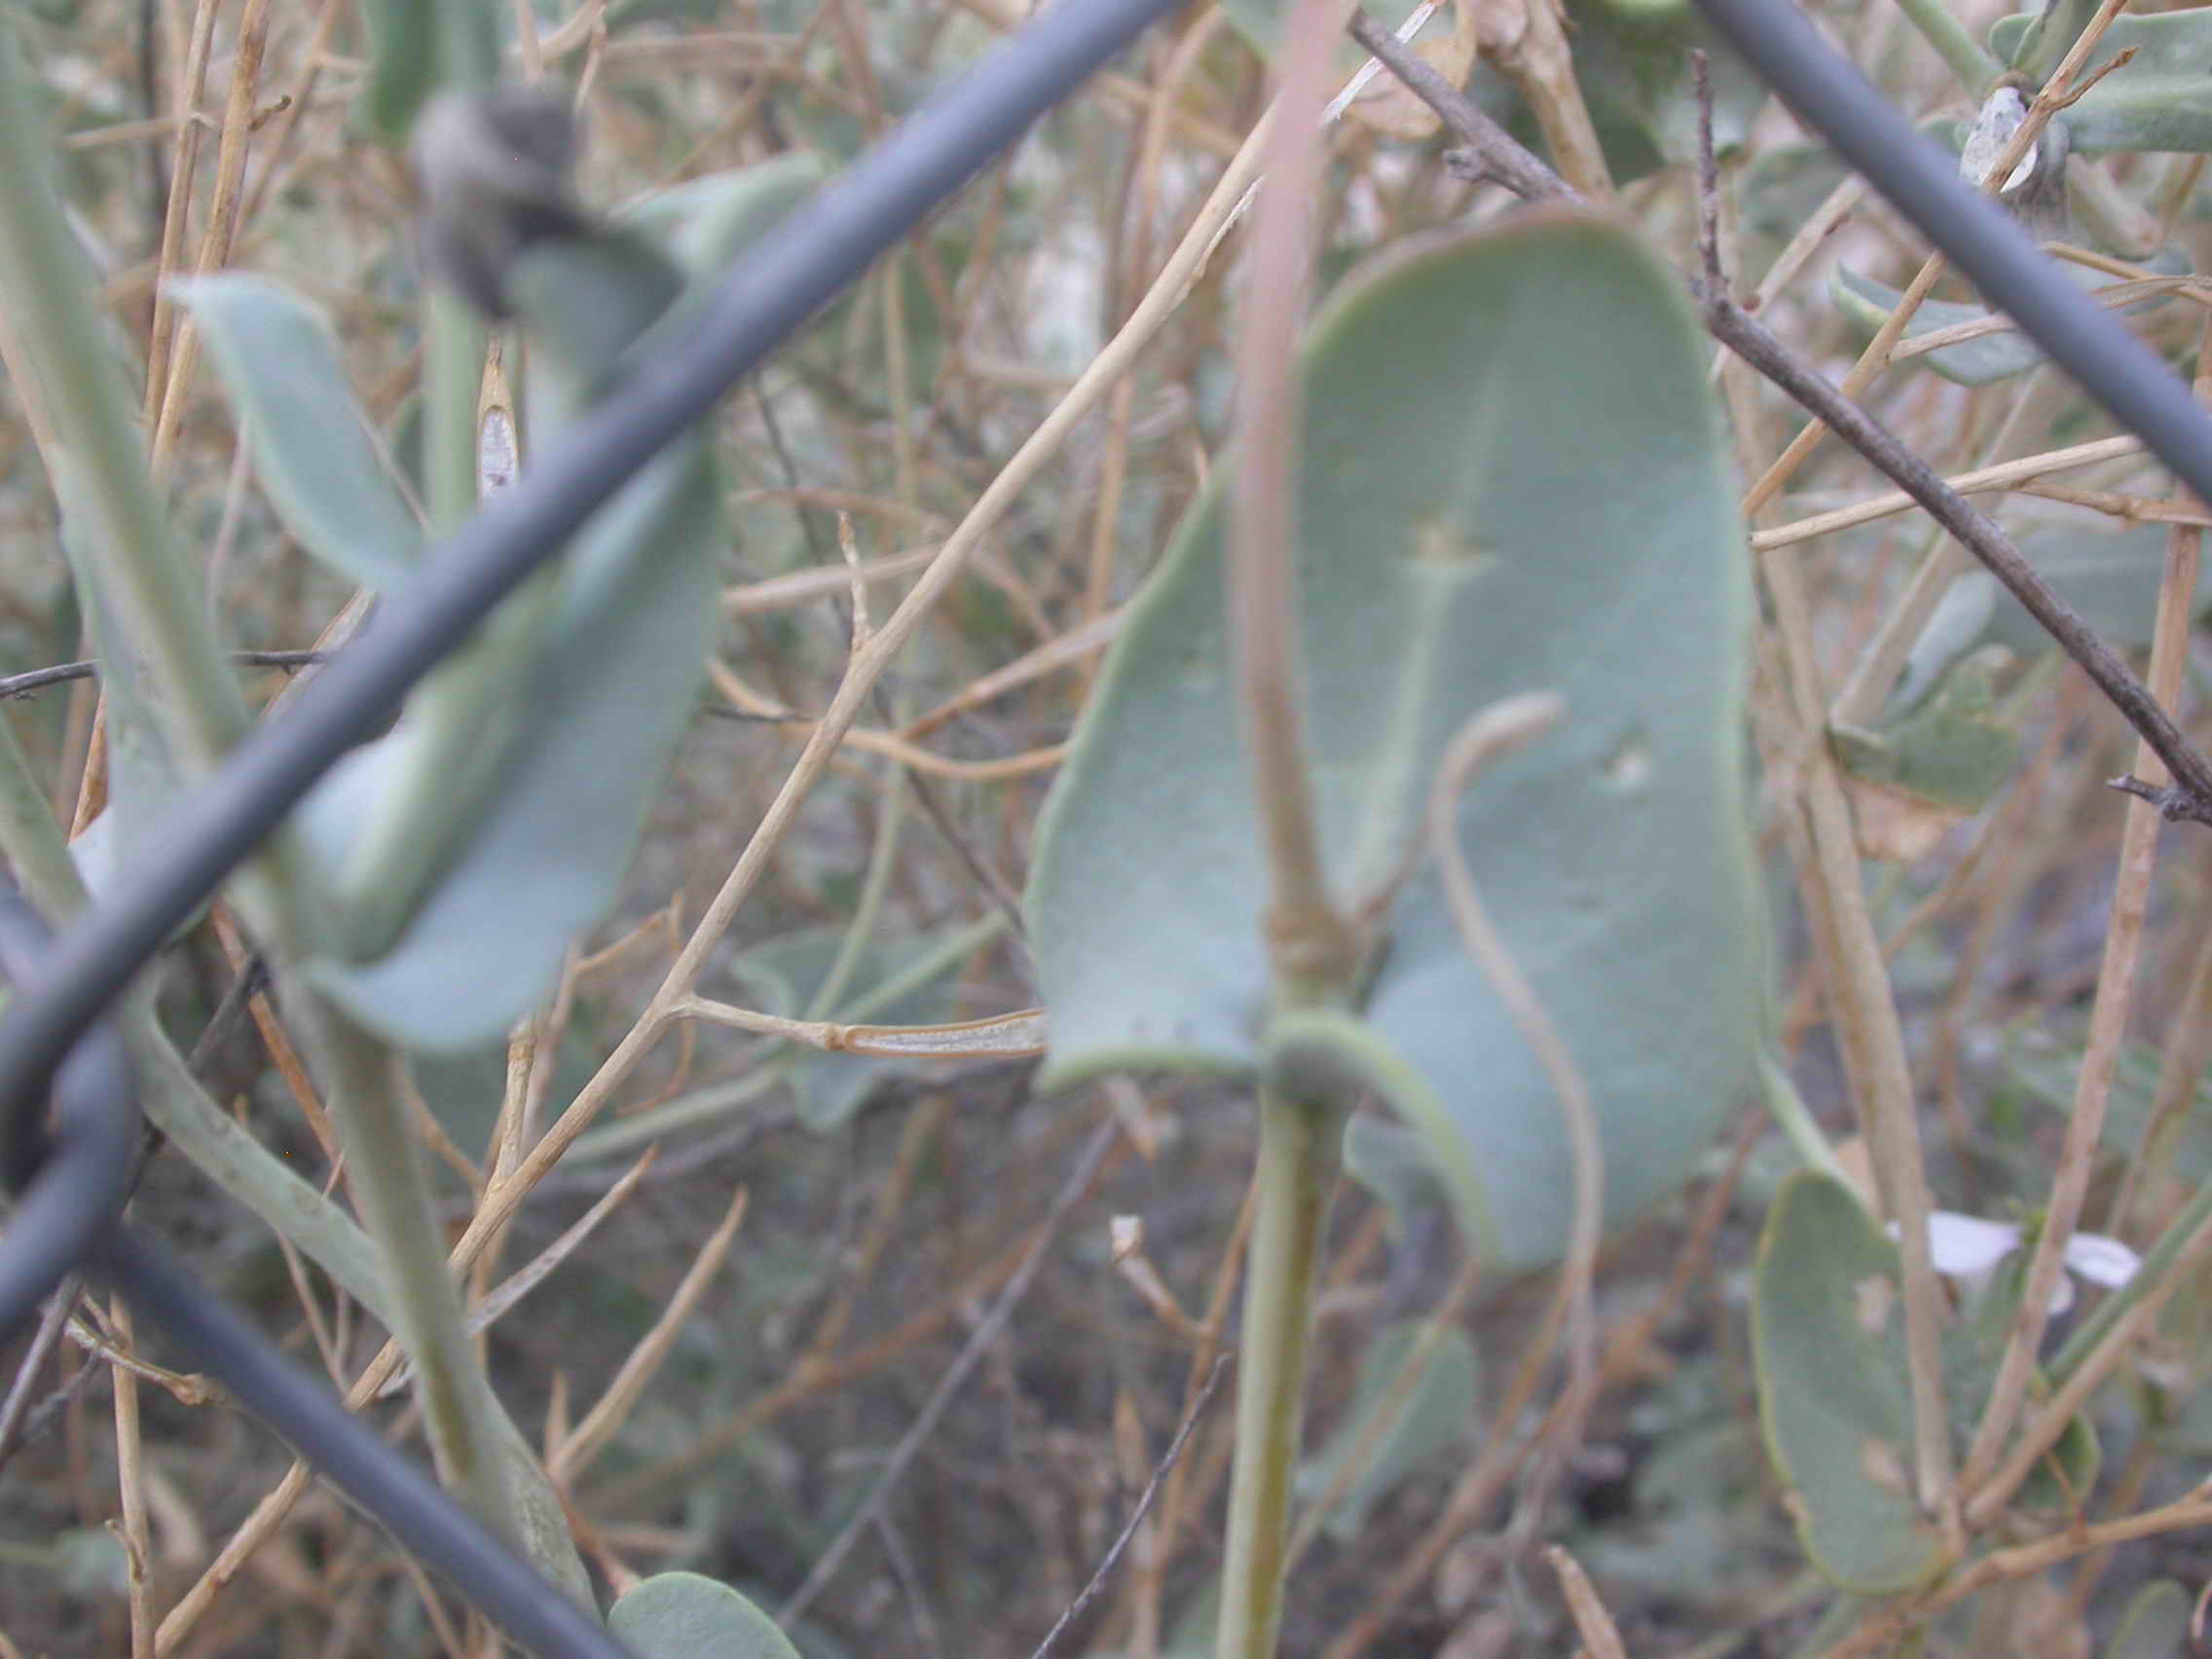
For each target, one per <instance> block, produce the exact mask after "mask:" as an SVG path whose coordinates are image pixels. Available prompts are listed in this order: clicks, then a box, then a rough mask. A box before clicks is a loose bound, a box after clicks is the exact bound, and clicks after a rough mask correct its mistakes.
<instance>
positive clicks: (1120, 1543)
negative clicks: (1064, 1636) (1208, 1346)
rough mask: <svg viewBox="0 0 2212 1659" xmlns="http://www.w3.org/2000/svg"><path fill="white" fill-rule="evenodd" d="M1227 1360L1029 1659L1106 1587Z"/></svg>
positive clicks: (1044, 1650)
mask: <svg viewBox="0 0 2212 1659" xmlns="http://www.w3.org/2000/svg"><path fill="white" fill-rule="evenodd" d="M1229 1360H1230V1356H1229V1355H1228V1354H1226V1353H1224V1354H1217V1355H1216V1356H1215V1358H1214V1362H1213V1367H1212V1369H1211V1370H1209V1371H1207V1373H1206V1380H1205V1382H1204V1383H1202V1384H1201V1385H1200V1386H1199V1388H1198V1398H1197V1399H1195V1400H1193V1401H1192V1402H1191V1405H1190V1409H1189V1410H1187V1411H1185V1412H1184V1414H1183V1421H1182V1423H1181V1424H1180V1425H1179V1426H1178V1427H1177V1428H1176V1430H1175V1438H1174V1439H1173V1440H1171V1441H1169V1442H1168V1443H1167V1450H1166V1451H1165V1452H1163V1453H1162V1454H1161V1458H1160V1461H1159V1462H1157V1463H1155V1464H1154V1465H1153V1466H1152V1478H1151V1479H1150V1480H1148V1481H1146V1482H1145V1483H1144V1491H1142V1492H1141V1493H1137V1502H1136V1507H1135V1508H1134V1509H1132V1510H1130V1511H1129V1519H1128V1521H1127V1522H1126V1523H1125V1524H1124V1526H1123V1528H1122V1531H1121V1535H1120V1536H1119V1537H1117V1538H1115V1540H1114V1541H1113V1543H1112V1544H1111V1545H1109V1546H1108V1547H1107V1550H1106V1553H1105V1555H1104V1556H1102V1557H1101V1558H1100V1559H1099V1562H1098V1569H1097V1570H1096V1571H1095V1572H1093V1573H1092V1574H1091V1575H1090V1581H1089V1582H1088V1584H1086V1585H1085V1586H1084V1587H1083V1589H1082V1590H1081V1591H1079V1592H1078V1593H1077V1595H1076V1599H1075V1600H1074V1601H1072V1602H1070V1603H1069V1604H1068V1605H1067V1610H1066V1611H1065V1612H1063V1613H1061V1614H1060V1616H1059V1618H1058V1619H1057V1620H1056V1621H1055V1622H1054V1623H1053V1625H1052V1628H1051V1630H1049V1631H1047V1632H1046V1633H1045V1640H1044V1641H1040V1642H1039V1643H1038V1644H1037V1651H1036V1652H1034V1653H1032V1654H1031V1655H1030V1656H1029V1659H1045V1656H1046V1655H1047V1654H1048V1653H1050V1652H1051V1651H1052V1646H1053V1644H1054V1643H1055V1642H1057V1641H1059V1640H1060V1633H1061V1632H1063V1631H1065V1630H1066V1629H1067V1628H1068V1626H1069V1625H1071V1624H1073V1623H1075V1621H1076V1618H1077V1615H1079V1614H1080V1613H1081V1612H1082V1611H1083V1609H1084V1608H1086V1607H1088V1605H1090V1604H1091V1602H1092V1601H1093V1600H1094V1599H1095V1598H1096V1597H1097V1595H1098V1592H1099V1591H1100V1590H1101V1589H1103V1588H1104V1587H1105V1584H1106V1580H1107V1579H1108V1577H1110V1576H1111V1575H1112V1573H1113V1571H1114V1567H1115V1566H1116V1564H1117V1563H1119V1562H1120V1561H1121V1559H1122V1553H1123V1552H1124V1550H1126V1549H1127V1548H1128V1547H1129V1540H1130V1539H1131V1538H1133V1537H1135V1536H1136V1535H1137V1528H1138V1527H1140V1526H1141V1525H1143V1523H1144V1518H1145V1515H1146V1514H1147V1513H1148V1512H1149V1511H1150V1510H1151V1508H1152V1500H1153V1499H1154V1498H1155V1497H1156V1496H1158V1495H1159V1493H1160V1486H1161V1482H1162V1481H1163V1480H1165V1479H1166V1478H1167V1474H1168V1472H1169V1471H1170V1470H1171V1469H1173V1468H1174V1467H1175V1465H1176V1464H1177V1463H1178V1462H1180V1461H1181V1460H1182V1456H1183V1448H1184V1447H1185V1446H1187V1445H1189V1444H1190V1440H1191V1433H1192V1431H1193V1430H1194V1429H1196V1428H1197V1427H1198V1419H1200V1418H1202V1417H1203V1416H1205V1410H1206V1406H1207V1405H1208V1403H1210V1402H1211V1401H1212V1399H1213V1391H1214V1389H1215V1388H1216V1387H1217V1386H1219V1385H1220V1383H1221V1374H1222V1372H1223V1371H1225V1370H1227V1369H1228V1366H1229Z"/></svg>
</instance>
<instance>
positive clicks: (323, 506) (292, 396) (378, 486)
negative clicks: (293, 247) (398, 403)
mask: <svg viewBox="0 0 2212 1659" xmlns="http://www.w3.org/2000/svg"><path fill="white" fill-rule="evenodd" d="M169 292H170V293H171V294H173V295H174V296H175V297H176V299H177V301H178V303H179V304H181V305H182V306H184V308H185V309H186V310H187V311H189V312H190V313H192V317H193V320H194V321H195V322H197V323H198V324H199V325H200V336H201V338H202V339H203V340H204V341H205V342H206V344H207V350H208V354H209V355H210V356H211V357H212V358H213V359H214V363H215V372H216V373H217V374H218V375H219V376H220V377H221V378H222V382H223V389H224V391H225V392H227V393H228V394H229V396H230V399H231V403H232V406H233V407H234V408H236V409H237V410H238V413H239V424H240V426H241V427H242V428H243V429H244V433H245V440H246V443H247V445H248V447H249V450H250V452H251V456H252V461H253V468H254V476H255V477H256V478H257V479H258V480H259V481H260V484H261V489H262V493H263V494H264V495H265V496H267V497H268V498H269V503H270V505H271V506H273V507H275V508H276V516H277V517H278V518H279V519H281V520H282V521H283V524H284V528H285V529H286V530H287V531H289V532H290V533H291V534H292V535H293V537H294V538H295V539H296V540H297V541H298V542H299V544H300V545H301V546H302V547H304V548H306V549H307V550H308V552H310V553H312V554H313V556H314V557H315V558H317V559H319V560H321V561H322V562H323V563H324V564H325V565H328V566H329V567H330V568H331V569H332V570H334V571H338V572H339V574H341V575H343V576H347V577H350V579H351V580H353V581H356V582H359V583H360V584H361V585H362V586H364V587H370V588H376V589H378V590H380V591H382V590H385V589H388V588H391V587H394V586H396V585H398V583H400V582H401V581H403V580H405V579H406V577H407V576H409V575H410V574H412V573H413V572H414V571H415V570H416V569H417V567H419V566H420V565H421V564H422V562H423V549H424V534H423V526H422V521H421V520H420V519H419V518H418V517H417V515H416V512H415V509H414V508H413V507H412V506H411V505H410V504H409V503H408V500H407V497H406V495H405V494H404V493H403V492H402V490H401V489H400V486H399V482H398V478H397V475H396V473H395V470H394V466H395V463H394V461H392V458H391V457H390V456H389V455H387V453H386V452H385V449H384V446H383V444H382V442H381V441H380V440H379V439H378V437H377V435H376V432H375V429H374V428H373V427H371V426H370V424H369V423H368V419H367V417H366V416H364V415H363V414H362V412H361V406H360V405H359V404H358V403H356V402H355V401H354V400H353V392H352V388H351V387H350V386H348V384H347V381H346V370H345V368H344V366H343V365H342V364H341V363H340V362H339V360H338V343H337V341H336V340H334V339H332V338H331V333H330V327H329V325H328V324H327V323H326V322H325V321H324V320H323V318H322V314H321V313H319V312H318V311H316V310H315V309H314V308H313V306H311V305H309V304H308V303H307V302H306V301H305V300H302V299H300V298H299V297H298V296H296V295H294V294H292V293H290V292H288V291H287V290H285V289H283V288H280V287H278V286H277V285H276V283H274V282H271V281H269V280H267V279H266V278H264V277H260V276H245V275H242V274H240V273H236V272H230V273H225V274H224V275H222V276H195V277H192V278H189V279H187V280H183V281H176V282H171V283H170V284H169Z"/></svg>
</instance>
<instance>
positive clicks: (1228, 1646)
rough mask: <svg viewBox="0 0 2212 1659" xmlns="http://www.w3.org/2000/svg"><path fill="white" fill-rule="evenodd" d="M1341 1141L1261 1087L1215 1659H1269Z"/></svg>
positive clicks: (1333, 1122)
mask: <svg viewBox="0 0 2212 1659" xmlns="http://www.w3.org/2000/svg"><path fill="white" fill-rule="evenodd" d="M1343 1131H1344V1112H1343V1109H1342V1108H1341V1107H1339V1106H1336V1105H1334V1104H1324V1103H1318V1102H1314V1101H1309V1100H1304V1099H1296V1098H1293V1097H1291V1096H1290V1095H1288V1094H1287V1093H1285V1092H1284V1091H1282V1090H1281V1089H1279V1088H1275V1087H1273V1086H1272V1085H1268V1086H1264V1087H1263V1088H1261V1090H1260V1163H1259V1212H1258V1214H1257V1216H1256V1217H1255V1218H1254V1221H1253V1224H1252V1245H1251V1257H1250V1260H1251V1271H1250V1275H1249V1277H1248V1279H1247V1281H1246V1284H1245V1289H1244V1321H1243V1335H1242V1339H1241V1342H1240V1345H1239V1346H1238V1349H1237V1375H1236V1462H1235V1472H1234V1474H1233V1475H1232V1477H1231V1484H1230V1492H1229V1544H1228V1556H1227V1565H1226V1566H1225V1567H1223V1569H1222V1589H1221V1623H1220V1626H1219V1629H1218V1632H1217V1634H1216V1637H1215V1640H1214V1659H1272V1655H1273V1653H1274V1651H1275V1638H1276V1634H1277V1632H1278V1631H1279V1630H1280V1628H1281V1625H1282V1577H1283V1567H1284V1546H1285V1544H1286V1541H1287V1539H1288V1537H1289V1528H1290V1497H1291V1476H1292V1472H1293V1470H1294V1469H1295V1467H1296V1465H1297V1461H1298V1441H1299V1424H1300V1420H1301V1417H1302V1405H1303V1401H1304V1397H1305V1392H1306V1356H1307V1347H1308V1344H1309V1341H1310V1339H1311V1336H1312V1301H1313V1284H1314V1280H1315V1278H1316V1276H1317V1274H1318V1270H1319V1267H1320V1260H1321V1242H1322V1238H1323V1235H1324V1233H1325V1231H1326V1225H1325V1224H1326V1223H1327V1220H1328V1209H1329V1193H1330V1189H1331V1187H1332V1186H1333V1185H1334V1184H1335V1181H1336V1174H1337V1160H1338V1156H1339V1149H1340V1147H1341V1146H1342V1144H1343V1139H1344V1133H1343Z"/></svg>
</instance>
